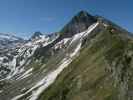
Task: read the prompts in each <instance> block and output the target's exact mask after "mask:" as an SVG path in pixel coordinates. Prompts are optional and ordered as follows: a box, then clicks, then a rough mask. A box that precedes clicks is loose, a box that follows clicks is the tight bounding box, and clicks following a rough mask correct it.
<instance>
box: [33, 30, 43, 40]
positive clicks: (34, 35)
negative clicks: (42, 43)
mask: <svg viewBox="0 0 133 100" xmlns="http://www.w3.org/2000/svg"><path fill="white" fill-rule="evenodd" d="M41 35H43V34H42V33H41V32H39V31H38V32H35V33H34V34H33V35H32V37H31V39H37V38H39V37H40V36H41Z"/></svg>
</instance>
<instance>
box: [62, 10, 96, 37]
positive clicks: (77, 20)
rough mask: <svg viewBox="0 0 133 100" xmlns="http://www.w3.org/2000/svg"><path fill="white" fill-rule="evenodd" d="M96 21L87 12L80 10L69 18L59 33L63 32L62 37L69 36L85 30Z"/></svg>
mask: <svg viewBox="0 0 133 100" xmlns="http://www.w3.org/2000/svg"><path fill="white" fill-rule="evenodd" d="M96 21H97V19H95V18H94V16H92V15H90V14H88V12H86V11H80V12H79V13H78V14H77V15H75V16H74V17H73V18H72V19H71V21H70V22H69V23H68V24H66V25H65V26H64V28H63V29H62V30H61V31H60V33H61V34H64V35H63V36H64V37H65V36H67V37H69V36H70V37H71V36H72V35H74V34H76V33H80V32H82V31H84V30H86V29H87V28H88V27H89V26H90V25H92V24H93V23H94V22H96Z"/></svg>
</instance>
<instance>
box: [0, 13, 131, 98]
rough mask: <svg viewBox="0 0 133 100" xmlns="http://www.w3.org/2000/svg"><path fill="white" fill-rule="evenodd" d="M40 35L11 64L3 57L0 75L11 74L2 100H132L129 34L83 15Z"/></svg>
mask: <svg viewBox="0 0 133 100" xmlns="http://www.w3.org/2000/svg"><path fill="white" fill-rule="evenodd" d="M36 36H37V38H36V39H33V40H29V41H27V42H26V43H24V44H23V45H21V46H20V47H19V48H17V49H13V51H14V52H15V55H14V56H12V58H10V61H7V62H5V63H3V59H9V58H8V56H7V57H5V56H4V55H3V56H2V57H1V58H0V61H1V62H0V64H2V67H1V68H2V70H1V71H0V75H1V76H2V75H5V73H6V71H7V70H8V69H9V70H8V72H7V73H6V75H5V76H4V77H1V78H2V79H1V80H0V100H133V81H132V80H133V68H132V66H133V36H132V35H131V34H130V33H129V32H127V31H126V30H125V29H122V28H121V27H120V26H118V25H116V24H114V23H113V22H111V21H109V20H107V19H105V18H103V17H98V16H91V15H89V14H88V13H87V12H85V11H81V12H79V13H78V14H77V15H76V16H74V17H73V18H72V20H71V21H70V22H69V23H68V24H67V25H66V26H65V27H64V28H63V29H62V30H61V31H60V32H58V33H54V34H52V35H47V36H45V35H44V36H43V35H42V34H38V33H37V34H35V37H36ZM38 37H39V38H38ZM7 54H8V52H7ZM3 66H4V67H3ZM7 68H8V69H7Z"/></svg>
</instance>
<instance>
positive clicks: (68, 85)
mask: <svg viewBox="0 0 133 100" xmlns="http://www.w3.org/2000/svg"><path fill="white" fill-rule="evenodd" d="M92 34H94V32H93V33H91V34H90V35H92ZM132 75H133V38H132V37H130V36H128V34H125V33H123V32H122V31H121V30H118V29H116V28H115V27H112V26H109V27H108V28H104V29H103V30H101V31H97V33H96V34H95V35H94V36H92V37H91V39H90V37H89V36H88V39H86V40H85V41H84V42H83V44H82V49H81V51H80V55H79V56H78V57H77V58H76V59H75V60H74V61H73V62H72V63H71V64H70V65H69V66H68V67H67V68H66V69H64V70H63V71H62V72H61V74H60V75H59V76H58V77H57V79H56V81H55V82H54V83H53V84H52V85H51V86H50V87H48V88H47V89H46V90H45V91H44V92H43V93H42V94H41V95H40V97H39V100H133V94H132V93H133V88H132V87H133V77H132Z"/></svg>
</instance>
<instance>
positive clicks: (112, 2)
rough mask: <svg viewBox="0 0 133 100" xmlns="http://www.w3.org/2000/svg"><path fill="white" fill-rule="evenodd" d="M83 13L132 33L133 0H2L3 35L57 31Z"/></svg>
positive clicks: (1, 25)
mask: <svg viewBox="0 0 133 100" xmlns="http://www.w3.org/2000/svg"><path fill="white" fill-rule="evenodd" d="M80 10H86V11H88V12H89V13H91V14H93V15H101V16H104V17H106V18H108V19H110V20H112V21H114V22H115V23H117V24H119V25H120V26H122V27H124V28H126V29H127V30H128V31H130V32H133V13H132V10H133V0H0V32H3V33H16V34H17V35H18V36H23V37H29V36H31V34H33V32H35V31H41V32H44V33H51V32H56V31H58V30H60V29H61V28H62V27H63V26H64V25H65V24H66V23H67V22H68V21H69V20H70V18H71V17H72V16H73V15H75V14H76V13H77V12H78V11H80Z"/></svg>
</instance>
